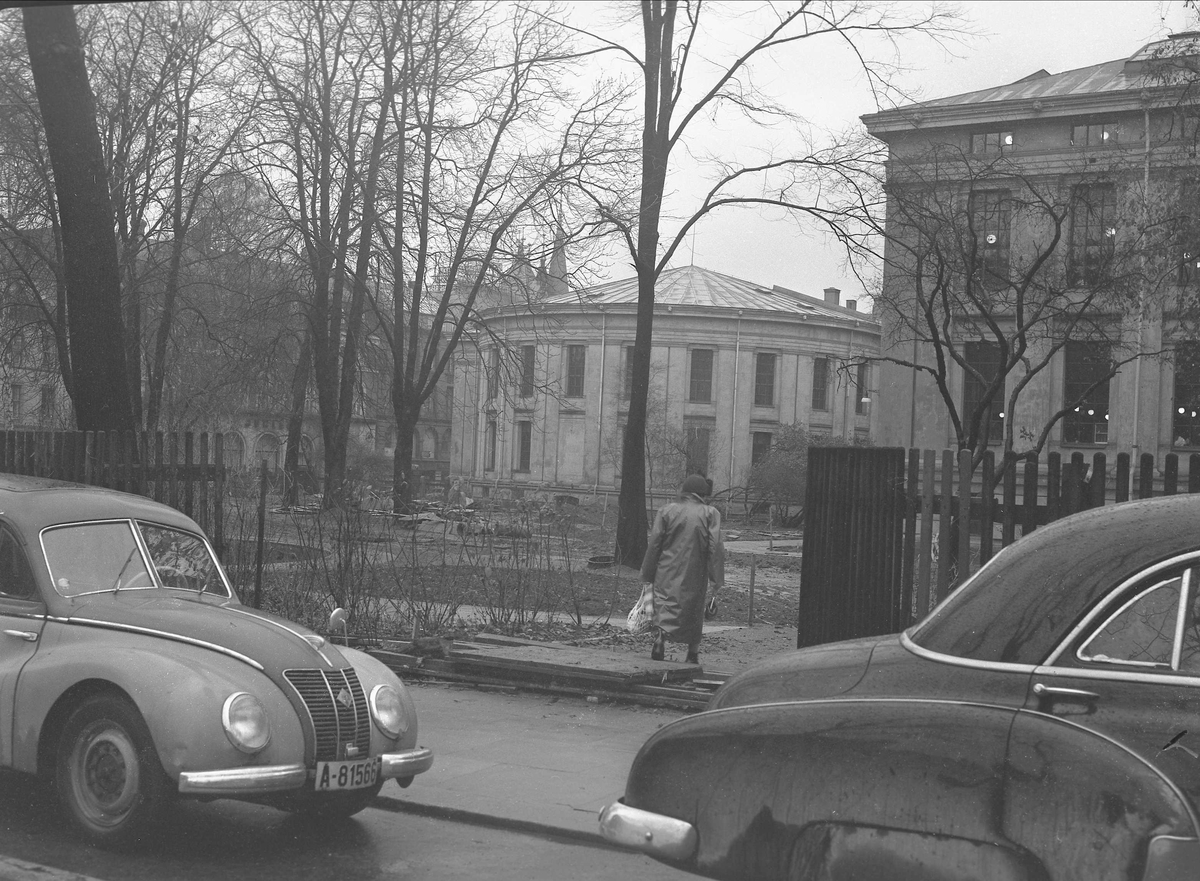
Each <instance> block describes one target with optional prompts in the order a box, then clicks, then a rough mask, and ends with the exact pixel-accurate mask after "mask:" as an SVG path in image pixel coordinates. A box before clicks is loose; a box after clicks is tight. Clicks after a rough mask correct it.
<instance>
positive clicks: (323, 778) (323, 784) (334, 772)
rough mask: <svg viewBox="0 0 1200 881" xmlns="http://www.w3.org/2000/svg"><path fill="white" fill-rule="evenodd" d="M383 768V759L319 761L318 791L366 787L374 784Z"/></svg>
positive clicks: (377, 757)
mask: <svg viewBox="0 0 1200 881" xmlns="http://www.w3.org/2000/svg"><path fill="white" fill-rule="evenodd" d="M382 770H383V759H381V758H380V757H379V756H376V757H375V758H373V759H359V760H358V761H354V762H317V783H316V789H317V791H318V792H323V791H326V790H331V789H366V788H367V787H368V786H374V785H375V781H377V780H378V779H379V773H380V771H382Z"/></svg>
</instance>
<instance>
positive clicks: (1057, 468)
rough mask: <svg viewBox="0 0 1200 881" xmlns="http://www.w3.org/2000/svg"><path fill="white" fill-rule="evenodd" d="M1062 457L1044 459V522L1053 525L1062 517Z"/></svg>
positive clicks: (1051, 456) (1055, 456) (1055, 454)
mask: <svg viewBox="0 0 1200 881" xmlns="http://www.w3.org/2000/svg"><path fill="white" fill-rule="evenodd" d="M1061 479H1062V455H1061V454H1059V453H1051V454H1050V455H1049V456H1047V457H1046V522H1047V523H1053V522H1054V521H1055V520H1057V519H1058V518H1059V517H1061V516H1062V484H1061V483H1060V481H1061Z"/></svg>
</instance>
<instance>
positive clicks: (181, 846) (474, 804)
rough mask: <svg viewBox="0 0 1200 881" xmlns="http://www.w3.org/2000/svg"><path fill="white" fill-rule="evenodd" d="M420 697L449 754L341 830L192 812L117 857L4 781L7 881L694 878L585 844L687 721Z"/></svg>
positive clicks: (450, 692)
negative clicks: (649, 748) (659, 744)
mask: <svg viewBox="0 0 1200 881" xmlns="http://www.w3.org/2000/svg"><path fill="white" fill-rule="evenodd" d="M413 691H414V700H415V701H416V702H417V710H418V714H419V718H420V725H421V738H420V739H421V742H422V743H423V744H424V745H426V746H432V747H433V748H434V749H435V750H436V752H437V758H436V760H435V764H434V768H433V770H431V771H430V772H429V773H428V774H426V775H423V777H422V778H418V780H417V782H415V783H414V784H413V785H412V786H411V787H409V788H408V789H407V790H401V789H399V788H398V787H396V786H395V784H388V785H387V786H385V788H384V790H383V795H384V797H383V798H381V799H380V801H379V807H378V808H371V809H368V810H367V811H364V812H363V813H361V814H359V815H358V816H357V817H355V818H354V819H352V820H348V821H345V822H342V823H328V822H312V821H306V820H302V819H300V818H297V817H294V816H290V815H288V814H284V813H282V812H279V811H275V810H273V809H270V808H264V807H259V806H256V805H244V804H238V803H234V802H225V801H219V802H212V803H209V804H195V803H186V804H183V805H181V806H180V807H179V808H178V810H177V812H176V815H175V817H174V818H173V819H172V821H171V823H170V824H169V825H168V826H167V828H166V829H164V831H163V833H162V835H161V837H160V838H159V839H158V840H157V841H155V842H154V843H153V844H151V845H149V846H148V847H145V848H143V849H142V850H140V851H137V852H134V853H128V854H114V853H106V852H103V851H98V850H95V849H93V848H90V847H87V846H84V845H81V844H79V843H78V842H77V841H75V840H74V839H73V838H72V837H71V836H70V835H69V834H67V833H65V832H63V831H61V827H62V824H61V822H60V820H59V818H58V816H57V814H56V812H55V808H54V805H53V803H52V801H51V800H50V799H49V797H48V796H47V794H46V793H44V792H43V791H42V790H41V789H40V788H39V787H38V786H37V785H36V784H34V783H33V782H31V781H29V780H28V779H26V778H24V777H21V776H18V775H13V774H7V773H6V774H3V775H0V881H34V879H37V881H75V879H74V877H73V875H72V874H67V873H77V874H79V875H84V876H87V877H90V878H96V879H101V881H117V879H159V878H180V879H188V881H205V879H214V881H229V879H237V878H243V877H247V878H248V877H253V878H254V879H256V881H272V879H286V881H306V879H326V878H367V879H372V878H379V879H430V881H440V879H446V881H450V879H460V878H461V879H466V878H472V879H473V878H479V877H488V878H491V879H501V881H503V879H514V881H515V879H527V878H529V879H543V878H544V879H560V878H565V877H571V878H587V879H598V881H602V879H614V881H615V879H626V878H638V879H639V881H680V879H685V878H688V877H692V876H689V875H687V874H685V873H682V872H679V871H676V870H674V869H671V868H668V867H666V866H662V865H659V864H657V863H655V862H654V861H652V860H650V859H649V858H646V857H642V856H639V855H636V854H626V853H621V852H617V851H614V850H611V849H608V848H604V847H598V846H595V845H593V844H588V843H586V839H587V838H588V837H590V836H592V835H594V833H595V830H596V812H597V810H598V809H599V807H600V806H601V805H602V804H604V803H606V802H607V801H609V800H611V799H613V798H616V797H618V796H619V795H620V794H621V792H622V790H623V786H624V779H625V772H626V771H627V770H628V767H629V763H630V761H631V760H632V758H633V755H634V754H635V753H636V751H637V748H638V747H639V746H640V745H641V743H642V741H644V740H645V738H646V737H647V736H649V734H650V733H652V732H653V731H654V730H656V729H657V728H658V727H659V726H660V725H662V724H665V723H666V722H669V721H670V720H672V719H674V718H677V717H678V716H679V713H677V712H674V711H666V710H655V709H650V708H646V707H625V706H613V705H607V704H593V703H589V702H587V701H586V700H583V699H581V698H580V699H576V698H555V697H552V696H541V695H529V694H517V695H509V694H497V693H487V692H481V691H477V690H475V689H469V688H451V687H446V686H440V685H424V686H417V687H415V688H414V689H413ZM414 810H415V811H418V812H420V813H412V812H411V811H414ZM422 813H424V814H426V815H422ZM461 819H472V820H473V821H474V822H470V823H462V822H456V820H461ZM14 861H15V862H14ZM21 864H35V868H33V869H28V870H23V869H21V868H20V865H21ZM36 865H44V866H48V867H50V868H51V869H53V870H56V871H55V872H52V873H49V874H47V873H45V872H42V871H41V870H39V869H37V868H36ZM564 867H569V869H566V868H564ZM58 873H64V874H58Z"/></svg>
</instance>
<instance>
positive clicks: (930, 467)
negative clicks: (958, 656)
mask: <svg viewBox="0 0 1200 881" xmlns="http://www.w3.org/2000/svg"><path fill="white" fill-rule="evenodd" d="M922 455H923V456H924V457H925V469H924V477H923V478H922V480H921V563H920V565H919V567H918V572H917V582H918V583H917V617H918V618H923V617H924V616H925V613H926V612H928V611H929V607H930V605H931V603H930V602H929V594H930V587H931V586H932V584H933V496H934V490H933V477H934V467H935V465H936V460H937V453H935V452H934V451H933V450H925V451H924V453H923V454H922Z"/></svg>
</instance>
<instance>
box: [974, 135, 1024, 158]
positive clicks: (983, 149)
mask: <svg viewBox="0 0 1200 881" xmlns="http://www.w3.org/2000/svg"><path fill="white" fill-rule="evenodd" d="M1016 145H1017V142H1016V138H1015V136H1014V135H1013V131H1012V129H992V130H990V131H982V132H971V140H970V143H969V144H968V149H969V151H970V153H971V155H972V156H981V155H992V156H994V155H996V154H997V153H1001V154H1003V153H1006V152H1008V151H1009V150H1013V149H1016Z"/></svg>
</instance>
